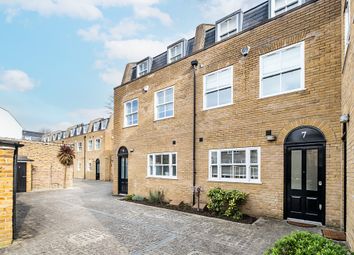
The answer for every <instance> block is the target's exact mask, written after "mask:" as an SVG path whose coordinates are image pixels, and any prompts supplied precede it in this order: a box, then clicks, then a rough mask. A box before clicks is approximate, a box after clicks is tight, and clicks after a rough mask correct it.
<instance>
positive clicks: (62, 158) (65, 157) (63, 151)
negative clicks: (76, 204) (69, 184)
mask: <svg viewBox="0 0 354 255" xmlns="http://www.w3.org/2000/svg"><path fill="white" fill-rule="evenodd" d="M57 158H58V159H59V162H60V164H62V165H63V166H64V167H65V170H64V189H65V188H66V172H67V169H68V167H70V166H72V165H73V164H74V159H75V152H74V149H73V148H72V147H71V146H69V145H66V144H63V145H61V146H60V149H59V153H58V155H57Z"/></svg>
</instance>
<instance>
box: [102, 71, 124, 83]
mask: <svg viewBox="0 0 354 255" xmlns="http://www.w3.org/2000/svg"><path fill="white" fill-rule="evenodd" d="M122 77H123V74H122V73H121V72H120V71H119V70H117V69H114V68H108V69H106V70H104V71H102V72H101V74H100V78H101V79H102V81H104V82H105V83H107V84H109V85H113V86H117V85H119V84H121V81H122Z"/></svg>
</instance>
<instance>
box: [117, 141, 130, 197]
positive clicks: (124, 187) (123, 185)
mask: <svg viewBox="0 0 354 255" xmlns="http://www.w3.org/2000/svg"><path fill="white" fill-rule="evenodd" d="M118 194H128V149H127V148H126V147H121V148H120V149H119V150H118Z"/></svg>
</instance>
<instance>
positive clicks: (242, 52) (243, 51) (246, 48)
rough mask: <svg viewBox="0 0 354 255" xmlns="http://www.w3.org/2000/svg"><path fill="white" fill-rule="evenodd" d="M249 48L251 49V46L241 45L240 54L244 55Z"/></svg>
mask: <svg viewBox="0 0 354 255" xmlns="http://www.w3.org/2000/svg"><path fill="white" fill-rule="evenodd" d="M250 49H251V47H250V46H248V45H247V46H246V47H243V48H242V49H241V54H242V56H244V57H246V56H247V55H248V53H249V52H250Z"/></svg>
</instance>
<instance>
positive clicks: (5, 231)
mask: <svg viewBox="0 0 354 255" xmlns="http://www.w3.org/2000/svg"><path fill="white" fill-rule="evenodd" d="M13 156H14V150H13V149H4V148H0V248H3V247H5V246H8V245H10V244H11V242H12V217H13V214H12V210H13Z"/></svg>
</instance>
